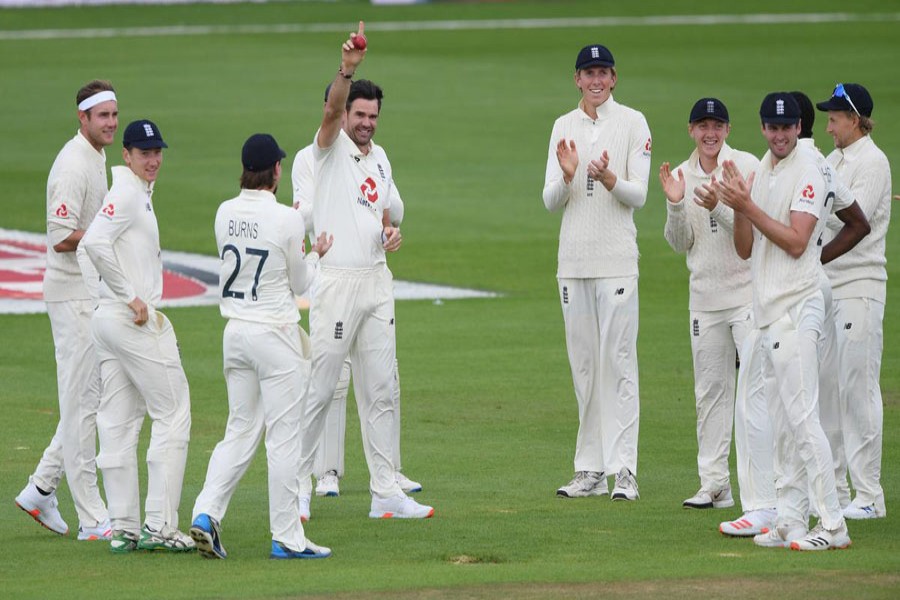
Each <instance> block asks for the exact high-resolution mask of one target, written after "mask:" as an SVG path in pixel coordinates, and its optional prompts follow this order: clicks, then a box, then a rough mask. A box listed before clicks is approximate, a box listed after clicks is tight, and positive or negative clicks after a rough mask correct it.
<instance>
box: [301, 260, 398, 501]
mask: <svg viewBox="0 0 900 600" xmlns="http://www.w3.org/2000/svg"><path fill="white" fill-rule="evenodd" d="M309 319H310V325H309V328H310V331H311V334H312V335H311V340H312V348H313V360H312V377H311V383H310V391H309V396H308V398H307V402H306V406H305V407H304V417H303V424H304V427H305V429H304V432H303V436H302V443H301V447H302V452H301V454H302V456H303V462H302V465H301V468H300V475H301V477H302V478H307V479H308V478H309V476H310V475H311V474H312V471H313V467H314V462H315V454H316V450H317V448H318V446H319V442H320V440H321V436H322V430H323V427H324V424H325V417H326V411H327V409H328V406H329V405H330V404H331V401H332V399H333V394H334V390H335V386H336V385H337V381H338V377H339V375H340V372H341V369H342V368H343V365H344V360H345V359H346V358H347V357H348V356H349V357H350V361H351V363H352V373H353V390H354V393H355V395H356V406H357V410H358V411H359V420H360V427H361V429H362V442H363V450H364V451H365V455H366V462H367V463H368V466H369V488H370V489H371V490H372V493H373V494H375V495H377V496H379V497H381V498H389V497H394V496H399V495H401V494H402V493H403V492H402V491H401V490H400V486H399V485H397V482H396V481H395V479H394V467H393V451H392V440H393V431H394V427H395V426H394V422H395V412H396V411H395V408H394V402H393V400H392V398H391V379H392V376H393V365H394V360H395V343H394V291H393V278H392V276H391V272H390V270H389V269H388V268H387V266H386V265H380V266H377V267H373V268H368V269H339V268H334V267H321V268H320V272H319V279H318V288H317V290H316V297H315V302H314V303H313V304H312V307H311V309H310V313H309Z"/></svg>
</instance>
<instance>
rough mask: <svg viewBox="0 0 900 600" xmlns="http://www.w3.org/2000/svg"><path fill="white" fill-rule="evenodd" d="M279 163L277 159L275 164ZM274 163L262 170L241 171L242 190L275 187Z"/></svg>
mask: <svg viewBox="0 0 900 600" xmlns="http://www.w3.org/2000/svg"><path fill="white" fill-rule="evenodd" d="M279 163H281V161H278V162H277V163H275V165H277V164H279ZM275 165H272V166H271V167H269V168H268V169H265V170H263V171H248V170H247V169H244V172H243V173H241V189H242V190H264V189H272V188H274V187H275Z"/></svg>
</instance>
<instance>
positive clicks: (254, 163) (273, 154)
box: [241, 133, 287, 171]
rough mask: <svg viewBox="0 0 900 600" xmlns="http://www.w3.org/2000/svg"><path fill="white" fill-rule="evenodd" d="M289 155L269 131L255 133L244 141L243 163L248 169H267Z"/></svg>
mask: <svg viewBox="0 0 900 600" xmlns="http://www.w3.org/2000/svg"><path fill="white" fill-rule="evenodd" d="M285 156H287V155H286V154H285V153H284V150H282V149H281V148H279V147H278V142H276V141H275V138H273V137H272V136H271V135H269V134H268V133H254V134H253V135H251V136H250V137H248V138H247V141H246V142H244V148H243V149H242V150H241V163H242V164H243V165H244V168H245V169H247V170H248V171H265V170H266V169H268V168H269V167H271V166H272V165H274V164H275V163H277V162H278V161H280V160H281V159H282V158H284V157H285Z"/></svg>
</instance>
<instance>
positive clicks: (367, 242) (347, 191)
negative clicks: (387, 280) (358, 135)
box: [313, 129, 393, 269]
mask: <svg viewBox="0 0 900 600" xmlns="http://www.w3.org/2000/svg"><path fill="white" fill-rule="evenodd" d="M316 135H317V136H318V132H316ZM313 156H314V157H315V185H314V187H315V191H314V192H313V221H314V226H315V232H316V235H318V234H319V233H321V232H323V231H327V232H328V234H329V235H334V245H332V247H331V249H330V250H329V251H328V254H326V255H325V256H324V257H323V258H322V265H324V266H328V267H337V268H348V269H361V268H362V269H365V268H372V267H374V266H376V265H383V264H385V263H386V261H385V256H384V246H383V242H382V239H381V234H382V231H383V229H384V228H383V226H382V217H383V215H384V211H385V210H389V209H390V208H391V187H392V185H393V182H392V180H391V178H390V177H389V175H390V173H389V171H388V166H389V165H385V164H384V163H383V162H382V161H381V160H380V159H379V156H380V154H379V153H377V152H373V151H370V152H369V153H368V154H363V153H362V152H360V151H359V148H357V147H356V144H354V143H353V141H352V140H351V139H350V137H349V136H348V135H347V133H346V132H345V131H344V130H343V129H342V130H341V131H340V133H339V134H338V137H337V139H336V140H335V142H334V144H332V145H331V146H330V147H328V148H319V146H318V144H317V143H315V142H313Z"/></svg>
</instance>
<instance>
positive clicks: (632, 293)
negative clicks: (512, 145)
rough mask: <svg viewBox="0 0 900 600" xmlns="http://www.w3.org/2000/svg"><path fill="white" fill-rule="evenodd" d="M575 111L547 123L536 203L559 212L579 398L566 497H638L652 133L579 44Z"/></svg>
mask: <svg viewBox="0 0 900 600" xmlns="http://www.w3.org/2000/svg"><path fill="white" fill-rule="evenodd" d="M574 80H575V86H576V87H577V88H578V90H579V92H580V94H581V99H580V102H579V103H578V106H577V108H575V110H572V111H570V112H569V113H567V114H565V115H563V116H561V117H560V118H558V119H557V120H556V122H555V123H554V125H553V131H552V133H551V136H550V144H549V148H548V155H547V168H546V175H545V180H544V190H543V201H544V206H545V207H546V208H547V209H548V210H550V211H556V210H560V209H562V210H563V216H562V224H561V227H560V234H559V253H558V263H559V265H558V269H557V273H556V276H557V280H558V286H559V295H560V302H561V305H562V312H563V320H564V322H565V330H566V347H567V350H568V355H569V364H570V367H571V371H572V379H573V384H574V388H575V397H576V400H577V404H578V416H579V428H578V434H577V438H576V447H575V460H574V466H575V476H574V478H573V479H572V480H571V481H570V482H569V483H568V484H566V485H564V486H562V487H560V488H559V489H558V490H557V492H556V493H557V495H558V496H561V497H564V498H576V497H587V496H601V495H606V494H607V493H608V489H609V488H608V484H607V481H606V479H607V475H615V478H616V480H615V487H614V488H613V491H612V499H613V500H637V498H638V488H637V481H636V479H635V474H636V472H637V440H638V420H639V416H638V415H639V411H640V406H639V399H638V398H639V394H638V363H637V332H638V289H637V281H638V248H637V235H636V233H637V232H636V230H635V226H634V216H633V215H634V211H635V210H636V209H639V208H641V207H642V206H643V205H644V202H645V201H646V198H647V181H648V178H649V173H650V148H651V139H650V129H649V127H648V126H647V121H646V119H644V116H643V115H642V114H641V113H640V112H638V111H636V110H634V109H631V108H628V107H626V106H624V105H622V104H619V103H618V102H616V101H615V99H614V98H613V96H612V92H613V89H614V88H615V86H616V84H617V82H618V74H617V73H616V69H615V60H614V59H613V56H612V53H611V52H610V51H609V49H607V48H606V47H605V46H602V45H599V44H595V45H591V46H585V47H584V48H582V49H581V51H580V52H579V53H578V56H577V58H576V61H575V75H574Z"/></svg>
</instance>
